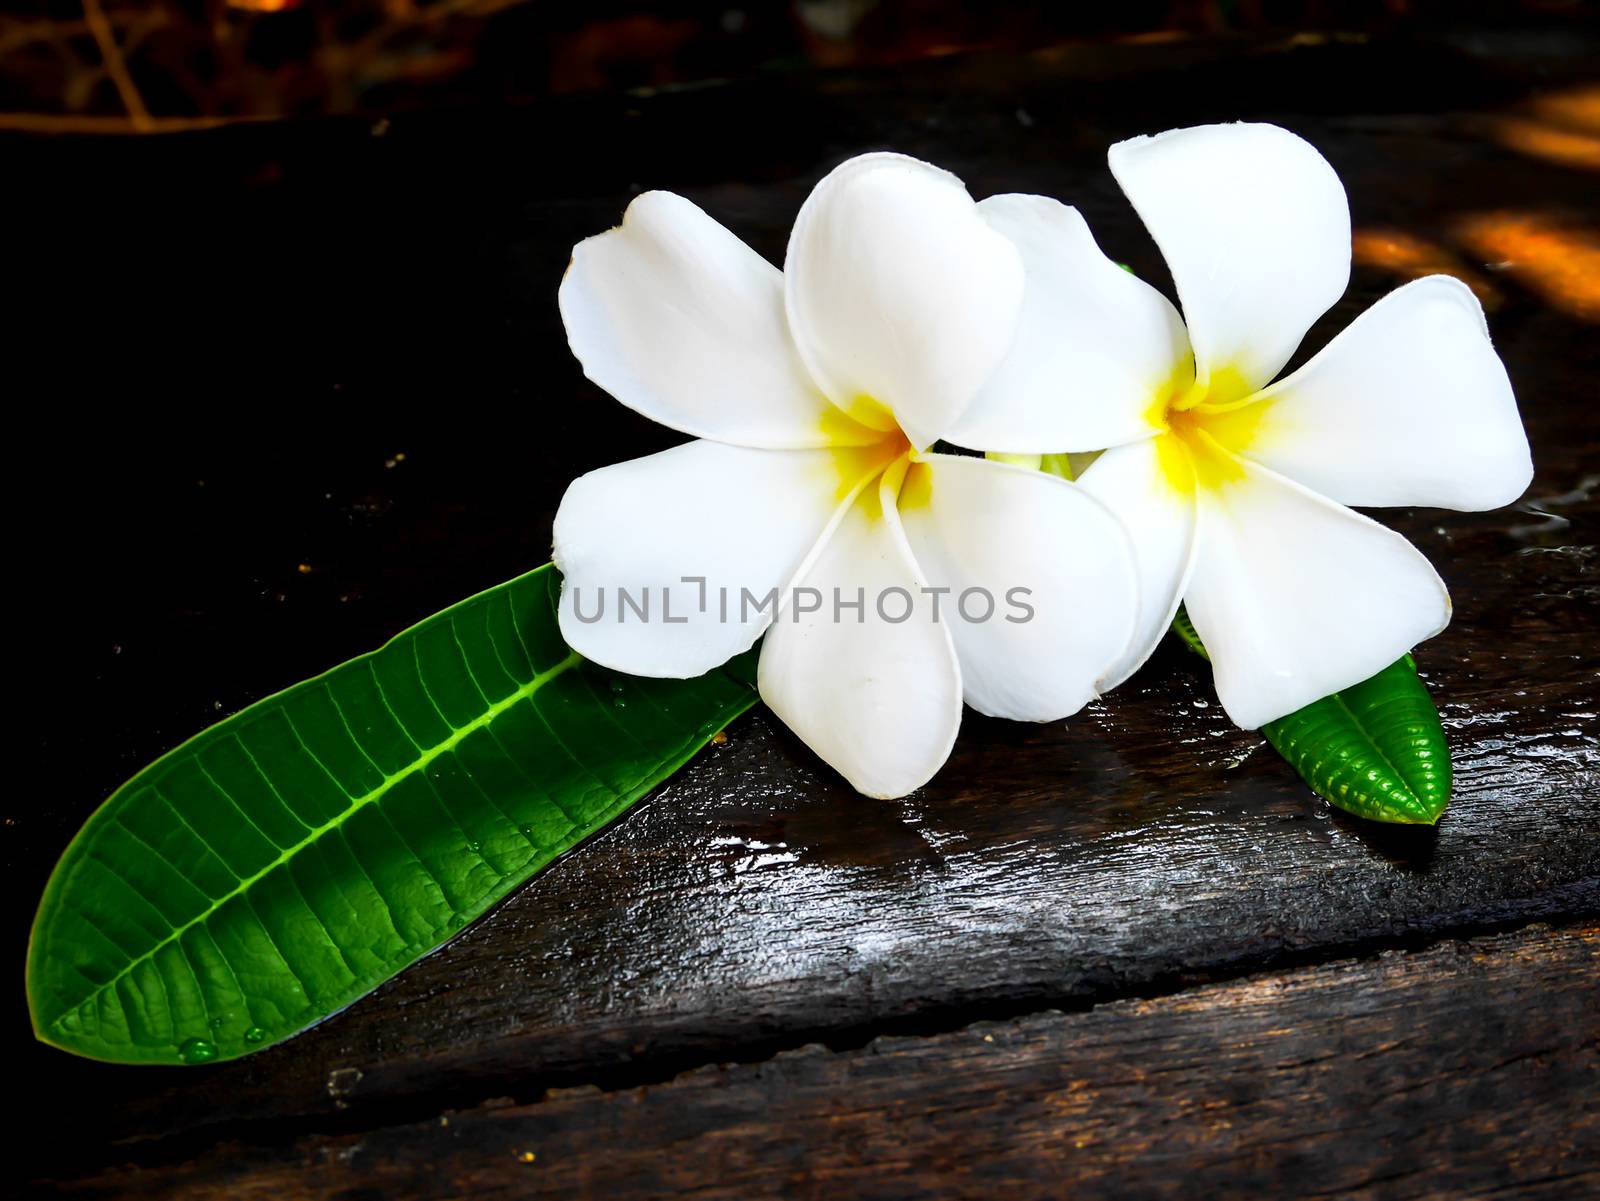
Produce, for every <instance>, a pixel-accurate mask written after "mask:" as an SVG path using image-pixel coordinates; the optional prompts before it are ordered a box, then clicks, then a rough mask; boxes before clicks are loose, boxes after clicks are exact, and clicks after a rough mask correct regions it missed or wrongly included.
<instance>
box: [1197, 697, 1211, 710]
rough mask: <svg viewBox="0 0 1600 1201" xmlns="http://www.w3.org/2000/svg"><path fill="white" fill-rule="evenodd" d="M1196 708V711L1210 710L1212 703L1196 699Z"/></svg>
mask: <svg viewBox="0 0 1600 1201" xmlns="http://www.w3.org/2000/svg"><path fill="white" fill-rule="evenodd" d="M1194 707H1195V708H1196V709H1209V708H1211V702H1210V701H1203V700H1200V699H1198V698H1196V700H1195V702H1194Z"/></svg>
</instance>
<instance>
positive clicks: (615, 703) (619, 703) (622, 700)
mask: <svg viewBox="0 0 1600 1201" xmlns="http://www.w3.org/2000/svg"><path fill="white" fill-rule="evenodd" d="M611 705H612V707H613V708H616V709H626V708H627V707H628V699H627V698H626V697H621V696H616V697H612V698H611Z"/></svg>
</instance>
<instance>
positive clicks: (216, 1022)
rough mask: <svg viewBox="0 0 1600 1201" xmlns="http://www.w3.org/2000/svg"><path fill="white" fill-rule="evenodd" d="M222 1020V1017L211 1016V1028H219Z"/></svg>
mask: <svg viewBox="0 0 1600 1201" xmlns="http://www.w3.org/2000/svg"><path fill="white" fill-rule="evenodd" d="M223 1020H224V1019H222V1018H212V1019H211V1028H212V1029H213V1030H221V1029H222V1023H223Z"/></svg>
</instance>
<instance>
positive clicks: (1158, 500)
mask: <svg viewBox="0 0 1600 1201" xmlns="http://www.w3.org/2000/svg"><path fill="white" fill-rule="evenodd" d="M1078 483H1079V486H1080V487H1082V488H1083V490H1084V491H1085V492H1088V493H1089V494H1090V495H1092V496H1094V497H1095V498H1096V499H1098V500H1100V501H1101V502H1102V503H1103V504H1104V505H1105V506H1106V508H1108V509H1110V510H1111V512H1112V513H1114V514H1116V516H1117V517H1118V518H1119V519H1120V520H1121V521H1122V524H1123V526H1124V527H1126V529H1127V531H1128V534H1129V535H1130V536H1131V538H1132V539H1133V549H1134V560H1135V563H1136V565H1137V568H1138V575H1139V593H1138V616H1137V618H1136V620H1135V622H1134V632H1133V637H1132V639H1131V640H1130V641H1129V643H1128V646H1127V649H1126V650H1125V651H1124V652H1123V653H1122V655H1121V656H1119V657H1118V659H1117V660H1116V662H1115V663H1113V664H1111V666H1109V667H1108V668H1107V669H1106V671H1105V673H1104V675H1103V677H1102V678H1101V680H1100V683H1099V687H1100V690H1101V691H1102V692H1108V691H1110V690H1111V689H1112V688H1115V687H1116V686H1117V685H1118V684H1121V683H1122V682H1123V681H1124V680H1126V679H1127V678H1128V677H1129V676H1131V675H1132V674H1133V673H1134V672H1136V671H1138V670H1139V668H1140V667H1142V666H1143V665H1144V662H1145V660H1146V659H1148V658H1149V657H1150V655H1151V653H1152V652H1154V650H1155V649H1156V645H1157V644H1158V643H1159V642H1160V641H1161V639H1162V636H1163V635H1165V634H1166V632H1167V628H1168V627H1169V626H1171V624H1172V618H1173V616H1174V615H1175V614H1176V613H1177V611H1178V604H1179V602H1180V601H1181V600H1182V599H1183V590H1184V587H1185V585H1186V584H1187V583H1188V580H1189V574H1190V572H1191V571H1192V570H1193V568H1194V562H1195V553H1196V539H1195V524H1196V508H1195V499H1194V487H1195V485H1194V479H1193V473H1192V471H1191V470H1190V468H1189V463H1188V460H1187V458H1186V457H1185V455H1184V452H1183V450H1182V449H1181V448H1180V447H1179V446H1177V445H1176V444H1175V441H1174V439H1173V437H1172V435H1170V434H1167V435H1162V436H1161V437H1159V438H1147V439H1146V440H1145V441H1143V442H1135V443H1132V444H1131V445H1128V446H1117V447H1113V448H1112V449H1110V450H1108V451H1106V452H1105V453H1104V454H1103V455H1101V456H1099V457H1098V458H1097V459H1095V461H1094V462H1093V463H1092V464H1090V466H1089V467H1088V468H1086V469H1085V470H1084V472H1083V474H1082V475H1081V476H1079V477H1078Z"/></svg>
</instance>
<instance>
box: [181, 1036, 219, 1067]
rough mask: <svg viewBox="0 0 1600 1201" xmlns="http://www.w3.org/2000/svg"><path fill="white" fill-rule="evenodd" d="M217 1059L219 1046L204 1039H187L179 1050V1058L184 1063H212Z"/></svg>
mask: <svg viewBox="0 0 1600 1201" xmlns="http://www.w3.org/2000/svg"><path fill="white" fill-rule="evenodd" d="M216 1057H217V1044H216V1043H214V1042H211V1041H209V1040H208V1039H204V1038H190V1039H185V1040H184V1043H183V1045H182V1046H181V1047H179V1048H178V1058H180V1059H182V1060H183V1062H184V1063H210V1062H211V1061H212V1060H213V1059H215V1058H216Z"/></svg>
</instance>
